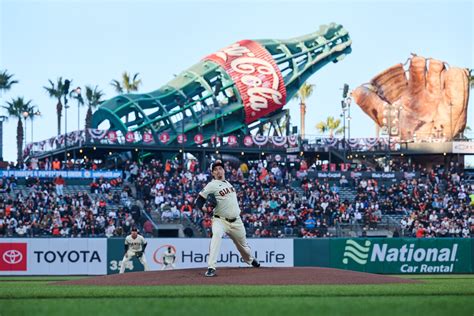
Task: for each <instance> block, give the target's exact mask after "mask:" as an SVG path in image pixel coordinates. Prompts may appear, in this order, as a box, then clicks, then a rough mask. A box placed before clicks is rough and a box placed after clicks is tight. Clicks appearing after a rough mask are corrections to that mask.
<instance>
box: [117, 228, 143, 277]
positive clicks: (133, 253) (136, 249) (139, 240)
mask: <svg viewBox="0 0 474 316" xmlns="http://www.w3.org/2000/svg"><path fill="white" fill-rule="evenodd" d="M146 246H147V243H146V240H145V238H143V236H141V235H138V229H137V228H136V227H134V228H132V233H131V234H130V235H128V236H127V237H126V238H125V254H124V256H123V259H122V266H121V267H120V273H124V272H125V265H126V263H127V262H128V261H130V260H132V259H133V257H137V258H138V260H139V261H140V262H141V263H142V264H143V267H144V268H145V271H149V270H150V268H149V267H148V264H147V262H146V258H145V256H144V255H143V254H144V252H145V248H146Z"/></svg>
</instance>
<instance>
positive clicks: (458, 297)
mask: <svg viewBox="0 0 474 316" xmlns="http://www.w3.org/2000/svg"><path fill="white" fill-rule="evenodd" d="M403 277H410V278H413V279H419V280H422V281H423V283H420V284H388V285H317V286H316V285H314V286H313V285H312V286H294V285H289V286H229V285H227V286H200V285H194V286H157V287H131V286H130V287H98V286H97V287H93V286H57V285H51V284H50V283H51V282H52V281H57V280H70V279H73V278H71V277H0V316H6V315H67V316H72V315H88V314H91V315H137V316H141V315H158V314H159V315H187V316H189V315H203V316H211V315H220V316H226V315H236V314H237V315H259V316H261V315H288V316H291V315H308V314H312V315H383V316H388V315H420V316H421V315H451V316H460V315H469V316H472V315H474V275H453V276H448V275H432V276H414V275H413V276H403Z"/></svg>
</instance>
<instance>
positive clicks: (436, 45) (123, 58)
mask: <svg viewBox="0 0 474 316" xmlns="http://www.w3.org/2000/svg"><path fill="white" fill-rule="evenodd" d="M473 18H474V5H473V1H472V0H471V1H460V0H449V1H440V0H438V1H437V0H430V1H420V0H412V1H404V0H402V1H388V0H385V1H382V0H378V1H375V0H374V1H372V0H366V1H342V0H333V1H314V0H313V1H302V0H300V1H298V0H296V1H295V0H292V1H290V0H288V1H275V0H273V1H264V0H251V1H250V0H249V1H243V0H232V1H200V0H195V1H191V0H168V1H151V0H133V1H132V0H94V1H89V0H84V1H77V0H70V1H66V0H64V1H59V0H36V1H34V0H0V21H1V23H0V70H5V69H6V70H7V71H8V72H9V73H11V74H14V75H15V79H17V80H19V84H16V85H14V86H13V88H12V89H11V90H10V91H8V92H6V93H4V94H3V95H0V104H1V105H5V102H6V101H9V100H11V99H12V98H16V97H24V98H25V99H26V100H32V104H34V105H36V106H37V107H38V108H39V110H40V112H41V113H42V115H41V117H39V118H36V119H35V121H34V122H33V124H34V125H33V131H34V133H33V141H41V140H45V139H48V138H50V137H53V136H55V135H56V133H57V123H56V101H55V100H54V99H50V98H49V96H48V95H47V93H46V91H45V90H44V88H43V87H44V86H48V85H49V84H48V79H51V80H52V81H53V82H56V79H57V78H58V77H63V78H68V79H72V88H74V87H77V86H81V87H82V88H84V86H85V85H92V86H95V85H97V86H98V87H99V89H101V90H102V91H103V92H104V93H105V99H108V98H111V97H113V96H115V95H116V93H115V91H114V89H113V87H112V86H111V85H110V82H111V81H112V80H113V79H120V77H121V74H122V73H123V72H124V71H128V72H131V73H139V74H140V75H139V77H140V78H141V79H142V82H143V84H142V86H141V87H140V90H139V92H143V93H145V92H151V91H154V90H156V89H158V88H159V87H160V86H162V85H164V84H166V83H167V82H168V81H170V80H171V79H172V78H173V74H178V73H180V72H182V71H183V70H185V69H187V68H188V67H190V66H192V65H194V64H195V63H197V62H198V61H200V60H201V58H202V57H204V56H206V55H208V54H210V53H213V52H215V51H217V50H219V49H221V48H223V47H226V46H228V45H230V44H232V43H234V42H236V41H239V40H242V39H266V38H273V39H287V38H291V37H296V36H301V35H305V34H308V33H312V32H314V31H317V30H318V29H319V26H320V25H322V24H328V23H331V22H335V23H338V24H342V25H343V26H344V28H345V29H346V30H348V32H349V35H350V36H351V39H352V41H353V44H352V53H351V54H349V55H348V56H347V57H346V58H345V59H344V60H342V61H341V62H339V63H337V64H333V63H331V64H328V65H326V66H325V67H323V68H322V69H321V70H319V71H318V72H316V73H315V74H314V75H313V76H311V77H310V78H309V79H308V82H309V83H311V84H314V85H315V88H314V92H313V95H312V96H311V97H310V98H309V99H308V101H307V107H308V108H307V115H306V134H307V135H308V136H316V135H319V132H318V131H317V130H316V127H315V126H316V124H317V123H318V122H320V121H323V120H325V119H326V118H327V117H328V116H334V117H336V118H338V117H339V116H340V114H341V106H340V101H341V94H342V87H343V85H344V83H347V84H349V86H350V89H351V90H352V89H354V88H356V87H357V86H359V85H361V84H363V83H366V82H368V81H369V80H370V79H371V78H372V77H374V76H375V75H376V74H378V73H379V72H381V71H383V70H385V69H386V68H388V67H390V66H392V65H394V64H397V63H400V62H402V63H404V62H405V61H406V60H407V58H409V57H410V56H411V55H410V54H411V53H416V54H418V55H421V56H424V57H432V58H436V59H440V60H442V61H446V62H448V63H449V64H450V65H451V66H457V67H462V68H470V69H472V68H474V62H473V59H474V49H473V38H474V37H473V35H474V31H473V30H474V24H473V23H474V19H473ZM471 92H472V91H471ZM472 103H473V101H472V97H471V101H470V104H471V106H469V112H468V122H467V125H470V126H471V128H473V129H474V110H473V106H472ZM70 105H71V108H70V109H69V110H68V114H67V116H68V123H67V124H68V131H72V130H77V128H78V107H77V104H76V103H75V102H74V101H71V103H70ZM285 108H288V109H290V113H291V118H292V119H291V120H292V122H291V123H292V125H294V126H299V106H298V101H297V100H292V101H289V102H288V104H287V105H286V106H285ZM86 111H87V109H86V107H83V108H80V109H79V117H80V128H81V129H82V128H83V126H84V118H85V115H86ZM0 114H1V115H5V114H6V113H0ZM351 116H352V120H351V130H350V135H351V137H373V136H375V125H374V124H373V122H372V120H371V119H370V118H369V117H368V116H366V115H365V114H364V113H363V112H362V110H360V108H359V107H358V106H357V105H356V104H355V103H354V102H353V103H352V106H351ZM64 121H65V120H64V116H63V119H62V124H63V127H62V130H63V131H64ZM16 125H17V121H16V120H15V119H10V120H9V121H8V122H6V123H4V135H3V142H4V149H3V155H4V159H5V160H7V161H14V160H16V140H15V139H16ZM31 132H32V125H31V122H29V121H28V122H27V130H26V135H27V142H31V138H32V135H31Z"/></svg>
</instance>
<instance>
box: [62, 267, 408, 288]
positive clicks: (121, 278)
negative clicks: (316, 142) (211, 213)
mask: <svg viewBox="0 0 474 316" xmlns="http://www.w3.org/2000/svg"><path fill="white" fill-rule="evenodd" d="M205 271H206V269H186V270H171V271H149V272H129V273H125V274H113V275H106V276H99V277H93V278H85V279H81V280H74V281H64V282H57V283H55V284H60V285H109V286H110V285H140V286H143V285H150V286H153V285H206V284H242V285H293V284H294V285H296V284H384V283H416V282H417V281H415V280H408V279H401V278H397V277H391V276H386V275H378V274H371V273H363V272H355V271H348V270H339V269H330V268H313V267H302V268H259V269H255V268H218V269H217V276H215V277H212V278H208V277H205V276H204V272H205Z"/></svg>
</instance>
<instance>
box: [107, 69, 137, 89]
mask: <svg viewBox="0 0 474 316" xmlns="http://www.w3.org/2000/svg"><path fill="white" fill-rule="evenodd" d="M138 75H139V73H136V74H134V75H133V78H132V80H131V81H130V74H129V73H128V72H126V71H124V72H123V74H122V81H121V82H120V81H118V80H112V82H111V83H110V84H111V85H112V86H113V87H114V88H115V91H116V92H117V93H118V94H122V93H123V91H124V90H125V91H127V93H130V92H131V91H138V87H139V86H140V85H141V84H142V80H141V79H138Z"/></svg>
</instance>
